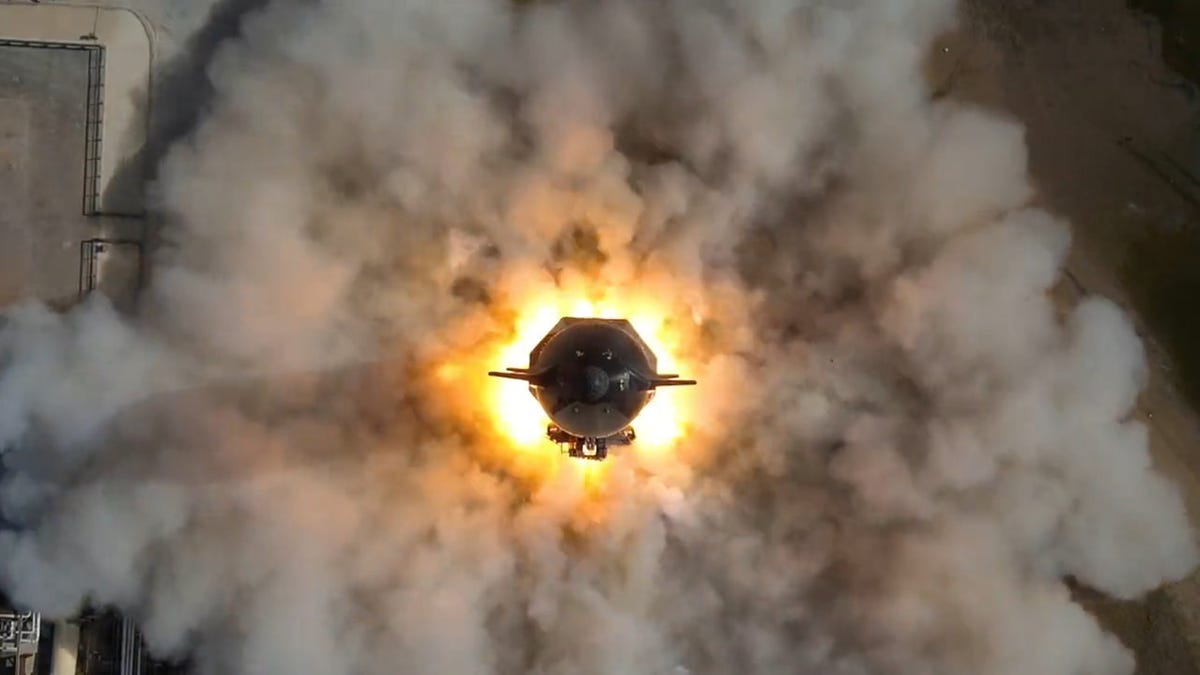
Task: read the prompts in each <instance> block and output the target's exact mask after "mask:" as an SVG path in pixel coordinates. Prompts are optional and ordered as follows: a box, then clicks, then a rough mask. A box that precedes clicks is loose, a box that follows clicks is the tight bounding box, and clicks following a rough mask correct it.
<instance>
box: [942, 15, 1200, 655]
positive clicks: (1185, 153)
mask: <svg viewBox="0 0 1200 675" xmlns="http://www.w3.org/2000/svg"><path fill="white" fill-rule="evenodd" d="M1177 4H1180V3H1171V2H1168V1H1164V0H1159V1H1157V2H1143V3H1141V7H1142V8H1143V9H1146V8H1149V9H1154V10H1156V11H1157V12H1158V14H1159V16H1161V17H1162V18H1163V19H1164V20H1165V22H1166V26H1167V28H1166V30H1165V31H1164V30H1163V29H1162V24H1161V23H1160V21H1159V18H1158V17H1156V16H1154V15H1152V14H1150V13H1148V12H1145V11H1140V10H1139V9H1137V8H1131V7H1129V6H1127V5H1126V4H1125V3H1124V2H1122V1H1121V0H1057V1H1055V2H1035V1H1033V0H1012V1H1009V2H1002V3H1001V2H990V1H989V0H969V1H968V2H965V3H964V5H963V7H962V10H961V22H960V26H959V29H958V31H957V32H955V33H953V34H951V35H947V36H945V37H944V39H943V40H942V41H941V42H940V44H939V46H938V49H937V50H936V52H935V53H934V54H933V55H932V57H931V59H930V67H929V73H930V81H931V82H932V83H933V86H934V88H935V91H936V95H938V96H948V97H952V98H953V99H956V100H960V101H965V102H971V103H979V104H982V105H986V106H988V107H993V108H998V109H1000V110H1004V111H1007V112H1008V113H1010V114H1012V115H1014V116H1016V117H1018V118H1019V119H1020V120H1021V121H1022V122H1023V123H1024V124H1025V126H1026V140H1027V143H1028V145H1029V153H1030V156H1029V161H1030V168H1031V171H1032V173H1033V178H1034V182H1035V185H1036V188H1037V190H1038V199H1039V201H1040V202H1041V203H1042V204H1044V205H1046V206H1048V207H1049V208H1051V209H1052V210H1054V211H1055V212H1057V213H1059V214H1061V215H1063V216H1065V217H1066V218H1068V219H1070V221H1071V222H1072V224H1073V228H1074V246H1073V249H1072V253H1071V257H1070V259H1069V260H1068V273H1067V275H1066V276H1067V278H1066V279H1065V280H1064V283H1063V286H1062V288H1061V289H1060V291H1061V298H1062V300H1063V301H1064V302H1067V303H1069V302H1071V301H1072V300H1073V299H1074V298H1076V297H1078V296H1079V295H1080V294H1082V293H1100V294H1103V295H1105V296H1108V297H1110V298H1112V299H1114V300H1116V301H1118V302H1119V303H1121V304H1122V305H1123V306H1124V307H1126V309H1128V310H1130V312H1131V313H1132V314H1133V315H1134V317H1135V320H1136V322H1137V324H1138V330H1139V333H1140V334H1141V335H1142V337H1143V339H1144V341H1145V343H1146V348H1147V356H1148V358H1149V360H1150V362H1151V363H1152V368H1151V377H1150V382H1149V384H1148V386H1147V388H1146V390H1145V392H1144V394H1143V396H1142V399H1141V401H1140V405H1139V411H1138V414H1139V416H1140V417H1141V419H1142V420H1143V421H1144V422H1145V423H1146V424H1148V425H1149V426H1150V428H1151V446H1152V452H1153V455H1154V460H1155V462H1156V464H1157V465H1158V466H1159V467H1160V468H1161V469H1162V470H1163V471H1165V472H1166V473H1168V474H1169V475H1170V476H1171V477H1172V478H1173V479H1174V480H1176V481H1177V482H1178V483H1180V484H1181V485H1182V486H1183V487H1184V489H1185V490H1186V492H1187V501H1188V507H1189V510H1190V512H1191V515H1192V517H1193V522H1197V523H1200V425H1198V424H1197V418H1196V415H1195V414H1194V412H1193V410H1195V409H1196V408H1197V404H1198V403H1200V311H1198V309H1200V265H1198V264H1197V263H1198V262H1200V180H1198V178H1197V177H1198V176H1200V108H1198V104H1200V90H1198V89H1197V87H1196V84H1195V83H1193V82H1191V81H1189V80H1188V79H1187V77H1186V75H1188V74H1193V73H1194V72H1200V70H1193V66H1194V63H1193V61H1192V59H1193V57H1194V52H1192V51H1190V50H1191V47H1190V45H1189V44H1187V41H1186V38H1187V37H1188V36H1189V35H1191V34H1192V33H1191V31H1189V30H1188V29H1187V25H1185V24H1182V23H1181V22H1185V21H1187V20H1189V16H1190V15H1187V14H1186V12H1179V11H1176V7H1175V5H1177ZM1182 4H1187V3H1182ZM1148 5H1152V6H1150V7H1147V6H1148ZM1164 57H1165V59H1164ZM1168 63H1169V64H1170V65H1168ZM1075 590H1076V595H1077V597H1078V598H1079V599H1080V601H1081V602H1083V603H1084V604H1085V605H1086V606H1087V607H1089V608H1090V609H1091V610H1092V611H1093V612H1094V613H1095V614H1096V615H1097V616H1098V617H1099V618H1100V620H1101V621H1102V622H1103V623H1104V624H1105V625H1106V626H1107V627H1108V628H1109V629H1110V630H1112V631H1114V632H1115V633H1116V634H1117V635H1118V636H1119V637H1120V638H1121V640H1122V641H1123V642H1124V643H1125V644H1126V645H1127V646H1129V647H1130V648H1131V649H1133V650H1135V651H1136V652H1137V656H1138V663H1139V670H1138V672H1139V673H1146V674H1149V673H1171V674H1179V675H1185V674H1187V673H1200V575H1197V574H1193V576H1192V577H1191V578H1189V579H1187V580H1184V581H1182V582H1180V583H1177V584H1174V585H1171V586H1169V587H1167V588H1164V589H1162V590H1160V591H1157V592H1155V593H1153V594H1151V595H1150V596H1149V597H1147V598H1145V599H1143V600H1142V601H1139V602H1120V601H1116V600H1111V599H1108V598H1104V597H1101V596H1100V595H1099V594H1097V593H1094V592H1092V591H1090V590H1088V589H1084V588H1077V589H1075Z"/></svg>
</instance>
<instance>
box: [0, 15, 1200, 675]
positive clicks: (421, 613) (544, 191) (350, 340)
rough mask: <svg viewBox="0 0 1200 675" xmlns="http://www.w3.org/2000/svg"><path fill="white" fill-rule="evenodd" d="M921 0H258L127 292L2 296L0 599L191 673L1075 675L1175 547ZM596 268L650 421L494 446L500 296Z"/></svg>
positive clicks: (1174, 554)
mask: <svg viewBox="0 0 1200 675" xmlns="http://www.w3.org/2000/svg"><path fill="white" fill-rule="evenodd" d="M953 18H954V7H953V5H952V4H951V3H950V2H949V1H948V0H890V1H889V2H868V1H866V0H863V1H857V2H840V3H831V2H823V1H821V0H752V1H747V0H739V1H737V2H734V1H732V0H691V1H688V0H653V1H644V0H607V1H605V2H599V1H588V2H584V1H575V2H569V1H568V2H546V3H522V4H510V3H507V2H502V1H499V0H455V1H452V2H447V1H445V0H319V1H314V2H289V1H285V0H276V1H275V2H273V3H270V4H268V5H266V6H265V7H264V8H263V9H262V10H261V11H259V12H256V13H254V14H253V15H252V16H251V17H250V18H249V19H248V20H247V22H246V24H245V25H244V27H243V31H242V36H241V38H240V39H238V40H237V41H236V42H231V43H228V44H226V45H225V46H224V47H223V48H222V49H221V50H220V51H219V52H217V54H216V56H215V57H214V60H213V62H212V64H211V66H210V68H209V76H210V78H211V80H212V83H213V91H214V98H213V103H212V106H211V110H210V111H209V112H208V114H207V116H206V117H205V118H204V119H203V121H202V122H201V123H200V125H199V126H198V128H197V129H196V131H195V132H194V133H193V134H191V135H190V136H189V137H188V138H186V139H184V140H181V141H180V142H178V143H177V144H176V145H175V147H173V148H172V150H171V151H170V152H169V154H168V155H167V157H166V158H165V160H164V162H163V164H162V166H161V167H160V168H159V173H158V176H159V180H158V183H157V185H156V194H157V195H158V200H159V201H158V204H159V210H160V211H161V213H162V214H163V217H164V218H165V219H166V220H167V222H168V225H167V226H166V229H165V231H164V234H163V238H164V240H165V241H166V245H165V246H164V247H163V248H162V249H161V250H160V251H159V252H158V253H156V256H155V259H154V261H153V271H152V277H153V278H152V283H151V285H150V287H149V288H148V290H147V292H146V294H145V297H144V298H143V299H142V302H141V304H140V306H139V308H138V311H137V313H136V315H135V316H132V317H130V316H119V315H118V314H117V313H116V312H114V310H112V309H111V308H110V307H109V306H108V305H107V304H106V303H105V302H104V301H103V300H102V299H100V298H99V297H95V298H92V299H90V300H88V301H87V302H86V303H85V304H84V305H82V306H80V307H78V308H76V309H74V310H72V311H70V312H68V313H65V314H61V315H60V314H53V313H51V312H49V311H47V310H45V309H41V308H39V307H37V306H23V307H20V308H15V309H10V310H7V311H6V312H5V313H4V323H3V327H2V328H0V446H3V447H6V448H7V453H6V454H5V456H4V466H5V472H4V474H3V482H2V483H0V506H2V509H3V515H4V517H5V519H6V520H7V521H8V522H9V523H10V525H11V527H10V528H9V529H8V530H7V531H6V532H5V533H4V534H3V535H2V536H0V560H2V561H3V566H2V567H0V577H2V581H3V585H4V588H6V589H7V590H8V591H10V592H11V594H12V595H13V597H14V598H15V599H16V600H17V601H19V602H22V603H25V604H27V605H29V606H31V607H34V608H36V609H39V610H41V611H43V612H46V613H49V614H52V615H61V614H69V613H71V612H73V611H75V610H77V609H78V608H80V607H81V605H82V604H84V603H85V602H88V603H92V604H95V605H106V604H111V605H114V606H116V607H118V608H120V609H121V610H122V611H124V612H126V613H128V614H129V615H130V616H132V617H134V618H135V619H137V620H138V621H139V622H140V624H141V625H142V626H143V627H144V630H145V633H146V636H147V639H148V641H149V644H150V645H151V647H152V648H153V649H154V650H155V652H156V653H158V654H160V655H166V656H176V657H181V656H185V655H191V657H192V658H193V659H194V662H195V664H196V668H197V672H199V673H213V674H216V673H221V674H250V673H272V674H274V673H316V674H322V675H338V674H347V675H349V674H356V675H357V674H363V675H368V674H374V673H379V674H382V673H395V672H403V673H461V674H469V673H524V672H532V673H547V674H549V673H561V674H570V673H588V674H599V673H622V674H624V673H663V674H675V673H685V672H690V673H781V672H789V673H822V674H832V675H849V674H866V673H881V674H882V673H888V674H899V673H902V674H914V675H927V674H928V675H932V674H938V673H947V674H949V673H975V674H978V675H991V674H996V675H999V674H1006V675H1007V674H1021V675H1026V674H1034V673H1046V674H1052V675H1067V674H1075V673H1088V674H1090V675H1097V674H1099V675H1104V674H1110V673H1111V674H1113V675H1117V674H1124V673H1130V672H1132V670H1133V660H1132V656H1131V654H1130V652H1129V651H1128V650H1126V649H1125V648H1124V647H1123V646H1121V645H1120V643H1119V642H1117V641H1116V640H1115V639H1114V638H1113V637H1112V636H1110V635H1107V634H1105V633H1104V632H1103V631H1102V630H1101V629H1100V627H1099V626H1098V625H1097V623H1096V622H1095V621H1094V620H1093V619H1092V618H1091V617H1090V616H1089V615H1087V614H1086V613H1085V612H1084V611H1083V610H1082V609H1080V608H1079V607H1078V606H1077V605H1075V604H1074V603H1073V602H1072V601H1071V599H1070V597H1069V595H1068V592H1067V590H1066V588H1065V586H1064V585H1063V583H1062V581H1061V580H1062V579H1063V578H1064V577H1065V576H1068V575H1070V576H1074V577H1075V578H1078V579H1079V580H1081V581H1082V582H1084V583H1086V584H1088V585H1090V586H1093V587H1095V588H1097V589H1100V590H1102V591H1105V592H1107V593H1110V594H1112V595H1115V596H1119V597H1134V596H1137V595H1139V594H1141V593H1144V592H1146V591H1147V590H1148V589H1151V588H1153V587H1155V586H1156V585H1158V584H1160V583H1162V582H1164V581H1167V580H1172V579H1176V578H1179V577H1181V576H1183V575H1184V574H1186V573H1187V572H1188V571H1189V570H1190V569H1191V568H1192V567H1193V566H1194V565H1195V564H1196V563H1197V551H1196V545H1195V542H1194V541H1193V539H1192V534H1191V531H1190V529H1189V525H1188V522H1187V520H1186V516H1185V513H1184V509H1183V506H1182V501H1181V499H1180V497H1179V495H1178V494H1177V491H1176V489H1175V488H1174V486H1173V485H1171V484H1169V483H1168V482H1167V481H1166V480H1165V479H1164V478H1163V477H1161V476H1159V475H1157V474H1156V473H1155V472H1154V471H1153V470H1152V469H1151V467H1150V462H1149V456H1148V451H1147V437H1146V430H1145V428H1144V427H1143V426H1142V425H1141V424H1139V423H1138V422H1136V421H1135V420H1133V419H1132V418H1131V409H1132V406H1133V404H1134V401H1135V399H1136V397H1137V395H1138V392H1139V390H1140V388H1141V386H1142V385H1143V383H1144V381H1145V378H1146V364H1145V361H1144V357H1143V354H1142V350H1141V346H1140V344H1139V341H1138V339H1137V337H1136V335H1135V334H1134V332H1133V330H1132V328H1131V325H1130V323H1129V321H1128V320H1127V319H1126V318H1125V317H1124V316H1123V315H1122V314H1121V312H1120V311H1118V310H1117V309H1116V308H1115V307H1114V306H1113V305H1112V304H1111V303H1109V302H1107V301H1105V300H1102V299H1095V298H1093V299H1087V300H1085V301H1084V302H1082V304H1080V305H1079V306H1077V307H1074V308H1060V307H1056V305H1055V304H1054V303H1053V302H1052V300H1051V298H1050V296H1049V294H1048V291H1049V289H1050V288H1051V287H1052V286H1054V284H1055V283H1056V281H1057V279H1058V275H1059V270H1060V267H1061V265H1062V262H1063V258H1064V256H1065V255H1066V252H1067V249H1068V247H1069V243H1070V241H1069V240H1070V236H1069V228H1068V226H1067V224H1066V223H1063V222H1062V221H1060V220H1058V219H1056V218H1055V217H1054V216H1052V215H1050V214H1047V213H1045V212H1043V211H1041V210H1038V209H1037V208H1035V207H1034V206H1033V205H1032V202H1031V200H1032V198H1033V188H1032V187H1031V185H1030V184H1029V179H1028V177H1027V175H1026V167H1025V164H1026V156H1025V147H1024V142H1023V138H1022V130H1021V127H1020V126H1019V125H1018V124H1017V123H1016V122H1014V121H1013V120H1009V119H1005V118H1003V117H1002V116H999V115H997V114H994V113H991V112H988V111H986V110H978V109H973V108H969V107H965V106H963V105H961V104H957V103H954V102H946V101H941V102H933V101H931V99H930V96H929V92H928V90H927V89H926V87H925V85H924V83H923V81H922V78H921V63H922V59H923V58H924V56H925V53H926V50H927V48H928V45H929V44H930V41H931V40H932V39H933V38H934V37H935V36H936V35H937V34H938V33H939V32H941V31H944V30H946V29H948V28H950V27H951V25H952V21H953ZM584 288H604V289H618V290H622V289H624V290H636V291H638V292H641V293H648V294H651V295H653V296H654V297H655V298H656V299H657V300H658V301H660V302H662V303H663V304H664V306H667V307H669V308H670V309H671V312H670V316H671V318H672V330H674V331H675V332H676V333H678V334H679V335H680V336H681V338H680V340H681V342H680V349H681V351H682V352H683V353H684V355H685V359H686V363H687V364H688V366H689V368H690V370H689V371H688V373H687V374H688V375H695V376H696V377H697V378H698V379H699V380H700V381H701V383H702V384H701V386H700V387H698V388H697V389H696V391H695V392H693V394H694V395H693V396H692V398H690V399H687V400H686V401H685V403H686V407H687V408H688V410H689V412H690V414H689V418H690V419H691V420H692V427H691V429H690V431H689V432H688V435H687V436H686V438H685V439H684V441H683V442H682V443H680V444H679V445H678V447H677V448H676V449H675V450H673V451H671V452H669V453H666V454H660V455H655V456H651V455H648V454H639V453H638V452H635V451H630V452H625V453H622V454H618V455H617V456H615V457H614V458H612V459H611V460H610V461H609V462H608V463H607V466H606V473H605V475H604V476H603V480H602V481H599V482H594V481H589V480H585V477H581V476H580V475H579V472H580V471H581V469H579V467H578V465H577V464H574V463H569V462H563V463H557V464H555V465H554V466H555V467H556V468H554V470H544V469H545V467H541V468H537V467H534V468H530V465H529V464H528V463H525V464H522V463H521V462H517V461H514V460H513V459H512V457H511V456H510V455H511V454H512V453H507V452H505V450H504V448H503V447H502V446H503V443H502V442H501V441H500V440H498V437H497V436H496V434H495V432H494V431H493V430H491V429H490V427H489V426H488V423H487V416H486V411H482V410H481V406H482V405H483V402H481V401H480V397H479V396H478V395H477V391H475V390H474V389H473V388H472V387H473V385H470V383H474V382H478V380H477V379H471V378H467V379H465V380H458V381H455V380H453V379H451V380H450V381H449V382H447V381H446V380H444V379H440V378H438V377H437V376H436V375H435V374H434V373H435V369H436V368H437V367H438V366H439V365H443V364H447V363H449V364H451V365H458V366H462V367H464V368H467V369H475V368H476V367H478V368H482V369H486V368H488V367H498V366H504V365H519V364H500V363H485V362H483V360H482V357H481V356H480V354H484V353H490V352H489V351H488V350H490V349H491V348H492V347H491V346H493V345H496V344H500V343H502V342H503V341H504V340H506V339H509V338H510V337H511V331H512V330H513V321H514V312H517V311H518V310H519V309H520V308H522V307H523V298H528V297H530V296H532V295H538V294H545V293H553V292H554V291H555V289H563V290H564V292H565V291H570V292H572V293H574V292H576V291H578V290H579V289H584Z"/></svg>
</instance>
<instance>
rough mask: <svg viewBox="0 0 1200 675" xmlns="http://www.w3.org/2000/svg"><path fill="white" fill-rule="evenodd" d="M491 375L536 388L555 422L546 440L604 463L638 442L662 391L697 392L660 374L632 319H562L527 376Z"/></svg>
mask: <svg viewBox="0 0 1200 675" xmlns="http://www.w3.org/2000/svg"><path fill="white" fill-rule="evenodd" d="M488 375H490V376H492V377H502V378H508V379H512V380H522V381H524V382H527V383H529V392H530V393H531V394H532V395H533V397H534V398H535V399H537V402H538V403H539V404H540V405H541V406H542V409H543V410H544V411H546V414H547V415H548V416H549V417H550V422H551V423H550V424H549V426H547V428H546V436H547V438H549V439H550V440H551V441H554V442H555V443H558V444H559V446H560V447H562V448H564V449H565V450H566V452H567V454H569V455H570V456H572V457H579V458H583V459H592V460H597V461H599V460H603V459H604V458H605V457H607V456H608V447H609V445H614V444H616V445H629V444H630V443H632V442H633V441H634V440H635V439H636V434H635V433H634V430H633V426H632V424H633V421H634V419H636V418H637V416H638V414H639V413H641V412H642V410H643V409H644V408H645V407H646V404H648V403H649V402H650V400H651V399H652V398H654V394H655V392H656V391H657V389H658V387H673V386H681V385H694V384H696V381H695V380H681V379H679V376H678V375H675V374H664V373H659V372H658V359H657V357H655V355H654V352H653V351H652V350H651V349H650V347H649V346H648V345H647V344H646V342H645V341H644V340H643V339H642V337H641V336H640V335H638V333H637V331H636V330H634V328H633V325H632V324H630V323H629V321H627V320H625V319H593V318H579V317H563V318H562V319H560V320H559V322H558V323H557V324H555V325H554V328H551V329H550V332H549V333H547V334H546V336H545V337H543V338H542V339H541V341H540V342H538V343H537V346H535V347H534V348H533V351H531V352H530V353H529V366H528V367H527V368H508V369H506V370H504V371H491V372H489V373H488Z"/></svg>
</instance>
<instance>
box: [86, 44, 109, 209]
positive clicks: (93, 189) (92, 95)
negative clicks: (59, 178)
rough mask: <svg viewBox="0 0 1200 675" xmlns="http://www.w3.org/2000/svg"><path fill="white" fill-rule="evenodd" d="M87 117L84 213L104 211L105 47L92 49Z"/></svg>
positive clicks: (89, 58) (89, 67)
mask: <svg viewBox="0 0 1200 675" xmlns="http://www.w3.org/2000/svg"><path fill="white" fill-rule="evenodd" d="M85 119H86V120H87V121H86V123H85V124H84V133H83V214H84V215H85V216H93V215H96V214H98V213H99V212H100V149H101V146H100V140H101V133H102V128H103V123H104V48H103V47H92V48H89V49H88V88H87V115H86V117H85Z"/></svg>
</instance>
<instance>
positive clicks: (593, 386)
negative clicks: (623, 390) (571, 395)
mask: <svg viewBox="0 0 1200 675" xmlns="http://www.w3.org/2000/svg"><path fill="white" fill-rule="evenodd" d="M583 378H584V382H585V383H586V385H587V396H588V400H590V401H599V400H600V399H602V398H604V395H605V394H607V393H608V373H606V372H604V369H603V368H598V367H596V366H588V367H587V368H586V369H585V370H584V371H583Z"/></svg>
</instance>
